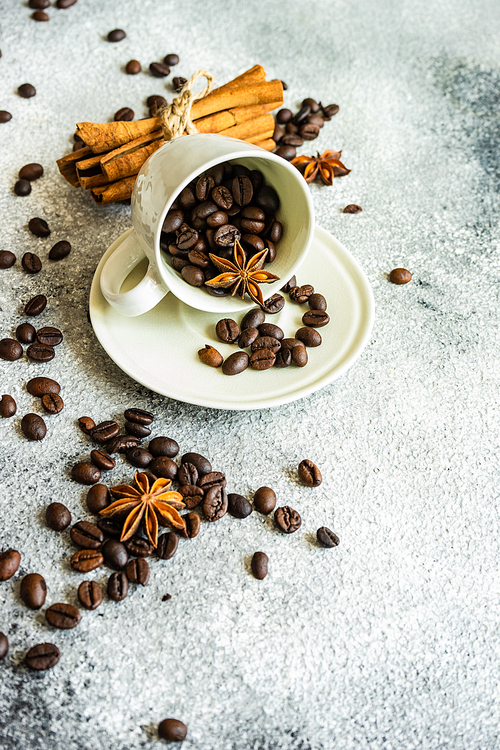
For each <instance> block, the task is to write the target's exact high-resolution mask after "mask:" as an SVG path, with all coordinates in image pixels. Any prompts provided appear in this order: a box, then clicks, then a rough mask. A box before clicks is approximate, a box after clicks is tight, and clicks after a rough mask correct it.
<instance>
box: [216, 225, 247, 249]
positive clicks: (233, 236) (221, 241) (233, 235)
mask: <svg viewBox="0 0 500 750" xmlns="http://www.w3.org/2000/svg"><path fill="white" fill-rule="evenodd" d="M240 239H241V232H240V230H239V229H237V228H236V227H235V226H234V225H233V224H223V225H222V226H221V227H219V228H218V229H217V230H216V232H215V234H214V242H215V244H216V245H218V246H219V247H227V248H232V247H233V245H234V243H235V242H236V241H238V242H239V241H240Z"/></svg>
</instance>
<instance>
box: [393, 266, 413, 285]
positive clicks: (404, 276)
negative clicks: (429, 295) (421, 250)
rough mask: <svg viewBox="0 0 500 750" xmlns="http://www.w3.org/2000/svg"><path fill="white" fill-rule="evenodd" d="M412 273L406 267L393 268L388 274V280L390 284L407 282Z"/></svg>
mask: <svg viewBox="0 0 500 750" xmlns="http://www.w3.org/2000/svg"><path fill="white" fill-rule="evenodd" d="M411 279H412V275H411V273H410V272H409V271H407V270H406V268H394V269H393V270H392V271H391V272H390V274H389V281H390V282H391V283H392V284H408V282H409V281H411Z"/></svg>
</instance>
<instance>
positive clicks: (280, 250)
mask: <svg viewBox="0 0 500 750" xmlns="http://www.w3.org/2000/svg"><path fill="white" fill-rule="evenodd" d="M229 160H231V161H233V162H236V163H238V164H243V165H244V166H246V167H248V168H249V169H259V170H260V171H261V172H262V174H263V175H264V178H265V181H266V184H267V185H270V186H272V187H273V188H274V189H275V190H276V192H277V193H278V196H279V199H280V208H279V210H278V212H277V214H276V217H277V218H278V220H279V221H280V222H281V223H282V225H283V237H282V238H281V240H280V242H279V245H278V247H277V255H276V259H275V260H274V261H273V263H272V265H270V266H268V267H269V269H270V270H271V271H272V273H273V274H275V275H276V276H279V279H280V280H279V281H277V282H274V283H273V284H265V285H263V286H262V292H263V294H264V299H268V298H269V297H270V296H271V295H273V294H275V293H276V292H277V291H279V289H280V288H281V287H282V286H283V285H284V284H285V283H286V282H287V281H288V279H290V278H291V277H292V276H293V275H294V274H295V273H296V271H297V270H298V268H299V266H300V264H301V263H302V261H303V260H304V258H305V256H306V254H307V252H308V250H309V247H310V244H311V242H312V238H313V232H314V210H313V205H312V200H311V195H310V193H309V189H308V186H307V183H306V182H305V180H304V178H303V177H302V175H301V174H300V172H299V171H298V170H297V169H296V168H295V167H293V166H292V165H291V164H289V163H288V162H287V161H285V160H284V159H282V158H281V157H279V156H276V155H275V154H272V153H269V152H268V151H264V150H263V149H261V148H259V147H258V146H255V145H253V144H251V143H247V142H246V141H239V140H236V139H235V138H228V137H226V136H220V135H211V134H201V133H200V134H197V135H190V136H185V137H183V138H177V139H176V140H174V141H170V142H169V143H166V144H165V145H164V146H162V147H161V148H160V149H158V151H156V152H155V153H154V154H152V156H150V158H149V159H148V160H147V161H146V162H145V164H144V165H143V166H142V168H141V171H140V172H139V174H138V175H137V180H136V183H135V185H134V191H133V193H132V222H133V225H134V228H133V231H130V230H128V231H127V232H125V233H124V234H123V235H122V238H123V239H122V241H121V242H120V244H119V245H118V247H117V248H116V250H115V252H114V253H113V254H112V255H111V257H110V258H109V260H108V261H107V263H106V265H105V266H104V268H103V270H102V273H101V291H102V293H103V295H104V297H105V298H106V300H107V301H108V302H109V304H110V305H112V307H113V308H114V309H115V310H116V311H117V312H119V313H120V314H121V315H124V316H126V317H135V316H136V315H142V314H143V313H145V312H148V310H151V309H152V308H153V307H155V305H157V304H158V302H160V301H161V300H162V299H163V297H164V296H165V295H166V294H167V293H168V292H172V293H173V294H175V296H176V297H178V298H179V299H180V300H182V301H183V302H185V303H186V304H188V305H190V306H191V307H194V308H197V309H199V310H205V311H207V312H217V313H224V314H226V313H233V312H238V311H239V310H245V309H247V308H249V307H252V306H253V305H254V304H255V303H254V302H253V301H252V300H251V299H250V297H245V299H243V300H242V299H241V298H240V297H238V296H234V297H231V296H228V297H213V296H211V295H210V294H209V293H208V292H207V290H206V289H204V288H203V287H193V286H190V285H189V284H188V283H186V282H185V281H184V279H183V278H182V276H181V275H180V274H179V273H177V272H176V271H175V270H174V269H173V268H171V266H170V265H169V264H168V263H167V259H166V258H165V257H164V254H163V252H162V251H161V250H160V234H161V229H162V226H163V222H164V219H165V216H166V214H167V211H168V209H169V208H170V206H171V204H172V203H173V202H174V200H175V198H176V197H177V195H178V194H179V193H180V192H181V190H182V189H183V188H185V187H186V185H188V184H189V183H190V182H191V180H193V179H195V178H196V177H198V176H199V175H200V174H202V173H203V172H205V170H207V169H210V167H213V166H215V165H216V164H220V163H221V162H225V161H229ZM144 257H147V258H148V260H149V266H148V270H147V272H146V274H145V276H144V277H143V278H142V279H141V281H139V283H138V284H137V285H136V286H135V287H133V288H132V289H130V290H129V291H126V292H121V287H122V285H123V282H124V281H125V279H126V278H127V276H128V275H129V274H130V272H131V271H132V270H133V269H134V268H135V266H136V265H137V264H138V263H140V262H141V261H142V260H143V259H144Z"/></svg>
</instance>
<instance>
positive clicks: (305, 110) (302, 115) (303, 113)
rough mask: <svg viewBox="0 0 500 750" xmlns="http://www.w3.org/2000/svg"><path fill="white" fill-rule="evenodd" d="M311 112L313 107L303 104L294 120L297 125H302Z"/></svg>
mask: <svg viewBox="0 0 500 750" xmlns="http://www.w3.org/2000/svg"><path fill="white" fill-rule="evenodd" d="M310 114H311V108H310V106H309V105H308V104H303V105H302V107H301V108H300V109H299V111H298V112H297V114H296V115H294V118H293V122H294V123H295V124H296V125H300V123H302V122H303V121H304V120H305V119H306V118H307V117H308V116H309V115H310Z"/></svg>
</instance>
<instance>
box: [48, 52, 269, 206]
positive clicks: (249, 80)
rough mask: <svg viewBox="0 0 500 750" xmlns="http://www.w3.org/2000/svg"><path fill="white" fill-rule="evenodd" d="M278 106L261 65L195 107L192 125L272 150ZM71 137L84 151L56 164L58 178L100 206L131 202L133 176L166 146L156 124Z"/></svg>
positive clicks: (82, 127) (102, 128) (118, 125)
mask: <svg viewBox="0 0 500 750" xmlns="http://www.w3.org/2000/svg"><path fill="white" fill-rule="evenodd" d="M282 104H283V85H282V83H281V81H278V80H275V81H266V74H265V71H264V68H262V66H261V65H254V67H253V68H250V70H247V71H246V72H245V73H242V74H241V75H239V76H237V78H234V79H233V80H232V81H229V83H226V84H225V85H224V86H220V87H219V88H217V89H215V90H214V91H211V92H210V94H208V95H207V96H205V97H204V98H203V99H198V101H196V102H194V104H193V106H192V108H191V119H192V121H193V123H194V125H195V127H196V129H197V131H198V132H199V133H219V134H220V135H226V136H230V137H232V138H239V139H240V140H244V141H248V142H250V143H255V144H256V145H257V146H260V147H261V148H264V149H266V150H267V151H272V150H273V149H274V148H275V147H276V143H275V142H274V140H273V138H272V135H273V133H274V127H275V123H274V117H273V116H272V114H271V112H272V110H274V109H277V108H278V107H281V105H282ZM76 133H77V135H78V136H79V137H80V138H81V139H82V141H83V142H84V143H85V147H84V148H81V149H79V150H78V151H75V152H73V153H71V154H68V155H67V156H63V157H62V159H59V160H58V161H57V166H58V167H59V171H60V173H61V174H62V176H63V177H64V178H65V180H67V181H68V182H69V183H70V185H73V187H83V189H84V190H90V194H91V196H92V198H93V199H94V201H95V202H96V203H98V204H100V205H104V204H107V203H116V202H117V201H123V200H127V199H129V198H130V196H131V195H132V189H133V187H134V183H135V180H136V176H137V173H138V172H139V170H140V168H141V167H142V165H143V164H144V162H145V161H146V159H147V158H148V157H149V156H151V154H152V153H154V152H155V151H156V150H157V149H158V148H160V146H162V145H163V144H164V142H165V140H164V137H163V131H162V128H161V122H160V118H158V117H150V118H148V119H145V120H137V121H132V122H123V121H118V122H109V123H102V124H101V123H95V122H80V123H78V124H77V126H76Z"/></svg>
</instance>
